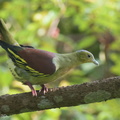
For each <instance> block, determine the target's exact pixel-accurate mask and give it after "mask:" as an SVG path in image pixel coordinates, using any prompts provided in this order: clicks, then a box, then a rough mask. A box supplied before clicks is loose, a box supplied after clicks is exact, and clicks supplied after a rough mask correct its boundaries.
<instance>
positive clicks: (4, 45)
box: [0, 40, 22, 54]
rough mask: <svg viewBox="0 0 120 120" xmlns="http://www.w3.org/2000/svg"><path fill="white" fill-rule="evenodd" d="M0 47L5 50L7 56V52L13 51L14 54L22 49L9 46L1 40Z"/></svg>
mask: <svg viewBox="0 0 120 120" xmlns="http://www.w3.org/2000/svg"><path fill="white" fill-rule="evenodd" d="M0 46H1V47H2V48H3V49H5V50H6V52H7V53H8V54H9V50H11V51H13V52H14V53H16V52H17V51H18V50H20V49H22V48H21V47H19V46H14V45H10V44H8V43H6V42H4V41H2V40H0Z"/></svg>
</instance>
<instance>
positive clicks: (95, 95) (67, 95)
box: [0, 76, 120, 116]
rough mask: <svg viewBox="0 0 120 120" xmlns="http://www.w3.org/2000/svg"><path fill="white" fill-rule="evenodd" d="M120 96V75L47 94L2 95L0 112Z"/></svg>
mask: <svg viewBox="0 0 120 120" xmlns="http://www.w3.org/2000/svg"><path fill="white" fill-rule="evenodd" d="M114 98H120V76H118V77H111V78H107V79H104V80H99V81H98V80H97V81H93V82H90V83H83V84H80V85H73V86H67V87H60V88H53V89H49V91H48V93H46V94H45V95H40V94H38V96H37V97H32V94H31V93H30V92H29V93H22V94H14V95H8V94H7V95H3V96H1V97H0V114H1V116H3V115H12V114H19V113H24V112H31V111H38V110H45V109H51V108H60V107H69V106H77V105H81V104H88V103H94V102H101V101H106V100H110V99H114Z"/></svg>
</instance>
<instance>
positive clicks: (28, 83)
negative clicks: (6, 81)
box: [24, 81, 37, 97]
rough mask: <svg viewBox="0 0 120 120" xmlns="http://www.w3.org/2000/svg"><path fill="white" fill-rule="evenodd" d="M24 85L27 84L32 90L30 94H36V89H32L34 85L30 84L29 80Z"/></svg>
mask: <svg viewBox="0 0 120 120" xmlns="http://www.w3.org/2000/svg"><path fill="white" fill-rule="evenodd" d="M24 84H25V85H28V86H29V88H30V89H31V91H32V96H33V97H34V96H37V92H36V90H35V89H34V87H33V86H32V84H31V83H30V82H28V81H27V82H25V83H24Z"/></svg>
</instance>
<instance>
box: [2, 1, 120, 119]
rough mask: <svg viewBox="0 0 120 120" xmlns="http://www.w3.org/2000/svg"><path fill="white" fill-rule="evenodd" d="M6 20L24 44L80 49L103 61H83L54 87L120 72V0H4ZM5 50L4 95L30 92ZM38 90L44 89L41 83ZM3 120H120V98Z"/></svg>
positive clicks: (53, 85) (70, 49) (52, 84)
mask: <svg viewBox="0 0 120 120" xmlns="http://www.w3.org/2000/svg"><path fill="white" fill-rule="evenodd" d="M0 18H3V19H4V20H5V22H6V23H7V27H8V28H9V30H10V32H11V34H12V35H13V36H14V38H15V39H16V40H17V41H18V42H19V43H20V44H24V45H31V46H34V47H35V48H38V49H44V50H48V51H51V52H59V53H67V52H72V51H75V50H79V49H86V50H89V51H90V52H92V53H93V54H94V56H95V58H96V59H97V60H98V61H99V62H100V65H99V66H98V67H96V66H95V65H94V64H90V63H89V64H83V65H81V66H78V67H77V68H76V69H75V70H73V71H71V72H70V74H68V75H67V76H66V77H64V78H63V79H61V80H58V81H55V82H52V83H49V84H47V86H48V87H57V86H67V85H73V84H81V83H84V82H90V81H93V80H97V79H103V78H107V77H111V76H117V75H119V74H120V27H119V25H120V1H119V0H0ZM6 61H7V55H6V53H5V51H4V50H3V49H2V48H0V95H4V94H15V93H22V92H28V91H30V89H29V88H28V87H27V86H25V85H22V83H20V82H18V81H16V80H15V79H14V77H13V76H12V75H11V73H10V71H9V69H8V66H7V64H6ZM36 89H40V87H39V86H36ZM0 120H120V100H119V99H115V100H108V101H106V102H101V103H93V104H88V105H87V104H86V105H80V106H76V107H69V108H67V107H66V108H61V109H51V110H45V111H40V112H39V111H37V112H31V113H23V114H19V115H12V116H10V117H7V116H6V117H3V118H0Z"/></svg>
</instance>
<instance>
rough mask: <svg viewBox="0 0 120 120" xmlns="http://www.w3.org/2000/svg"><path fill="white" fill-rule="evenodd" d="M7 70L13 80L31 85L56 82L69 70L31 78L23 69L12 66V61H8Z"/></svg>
mask: <svg viewBox="0 0 120 120" xmlns="http://www.w3.org/2000/svg"><path fill="white" fill-rule="evenodd" d="M9 68H10V71H11V72H12V74H13V76H14V77H15V79H17V80H18V81H20V82H22V83H25V82H26V81H29V82H30V83H31V84H33V85H38V84H40V85H41V84H46V83H49V82H52V81H54V80H57V79H58V78H61V77H62V76H64V75H65V74H66V73H67V72H68V71H69V70H70V68H68V69H58V70H57V71H56V72H55V73H54V74H52V75H49V76H32V75H31V74H29V73H28V72H27V71H25V70H24V69H21V68H18V67H16V66H14V64H13V62H12V61H9Z"/></svg>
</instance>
